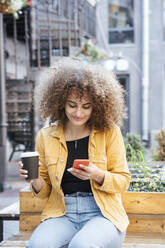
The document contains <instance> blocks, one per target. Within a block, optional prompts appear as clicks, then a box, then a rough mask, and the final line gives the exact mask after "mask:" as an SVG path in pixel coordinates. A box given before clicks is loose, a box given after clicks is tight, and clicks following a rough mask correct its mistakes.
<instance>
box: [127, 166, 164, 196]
mask: <svg viewBox="0 0 165 248" xmlns="http://www.w3.org/2000/svg"><path fill="white" fill-rule="evenodd" d="M130 170H131V173H132V180H131V183H130V186H129V189H128V191H136V192H141V191H143V192H164V191H165V186H164V184H163V182H162V180H161V171H160V168H159V167H157V168H156V169H153V168H151V167H150V166H148V165H147V164H146V163H145V162H143V163H135V164H134V165H133V166H132V168H130ZM133 175H134V177H133Z"/></svg>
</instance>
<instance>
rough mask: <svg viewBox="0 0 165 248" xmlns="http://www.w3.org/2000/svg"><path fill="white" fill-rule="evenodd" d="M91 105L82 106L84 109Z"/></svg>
mask: <svg viewBox="0 0 165 248" xmlns="http://www.w3.org/2000/svg"><path fill="white" fill-rule="evenodd" d="M90 107H91V105H87V106H83V108H84V109H89V108H90Z"/></svg>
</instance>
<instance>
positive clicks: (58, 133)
mask: <svg viewBox="0 0 165 248" xmlns="http://www.w3.org/2000/svg"><path fill="white" fill-rule="evenodd" d="M50 125H51V127H52V131H51V133H50V135H51V136H53V137H55V138H58V139H59V140H60V142H61V143H62V144H64V146H66V142H65V137H64V130H63V125H62V124H61V123H60V121H56V122H54V123H51V124H50ZM97 132H99V130H97V129H94V128H92V130H91V133H90V140H91V143H92V144H93V145H94V147H96V144H95V140H94V136H95V134H96V133H97Z"/></svg>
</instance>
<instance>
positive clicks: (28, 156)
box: [21, 152, 39, 179]
mask: <svg viewBox="0 0 165 248" xmlns="http://www.w3.org/2000/svg"><path fill="white" fill-rule="evenodd" d="M21 160H22V163H23V169H24V170H27V171H28V177H27V179H36V178H38V163H39V154H38V152H23V153H22V154H21Z"/></svg>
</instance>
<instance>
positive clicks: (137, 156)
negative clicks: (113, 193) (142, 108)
mask: <svg viewBox="0 0 165 248" xmlns="http://www.w3.org/2000/svg"><path fill="white" fill-rule="evenodd" d="M124 142H125V148H126V156H127V160H128V161H129V162H130V163H129V169H130V171H131V174H132V179H131V183H130V186H129V189H128V191H135V192H164V191H165V187H164V184H163V182H162V180H161V171H160V168H159V166H157V167H156V169H153V168H152V167H150V166H148V165H147V162H145V159H144V154H145V148H144V145H143V144H142V143H141V141H140V136H138V135H136V134H132V133H127V135H126V138H125V140H124Z"/></svg>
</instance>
